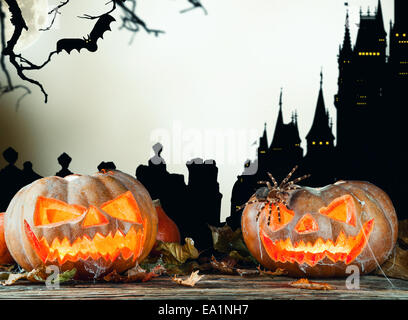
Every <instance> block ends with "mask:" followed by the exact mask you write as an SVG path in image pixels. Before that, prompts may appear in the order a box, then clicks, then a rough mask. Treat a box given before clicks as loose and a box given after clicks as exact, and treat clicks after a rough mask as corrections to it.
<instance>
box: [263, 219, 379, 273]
mask: <svg viewBox="0 0 408 320" xmlns="http://www.w3.org/2000/svg"><path fill="white" fill-rule="evenodd" d="M373 226H374V219H372V220H370V221H368V222H366V223H365V224H364V226H363V228H362V230H361V231H360V232H359V233H358V235H357V236H355V237H353V236H346V235H345V233H344V232H341V233H340V235H339V236H338V237H337V239H336V241H334V242H333V241H332V240H331V239H329V240H326V241H325V240H323V239H322V238H318V239H317V240H316V241H315V242H314V243H311V242H307V243H305V242H304V241H300V242H299V243H297V242H295V243H294V244H292V241H291V240H290V238H287V239H286V240H276V241H272V240H271V239H270V238H269V237H268V236H267V235H266V233H265V231H264V230H263V228H264V227H261V239H262V243H263V245H264V246H265V249H266V252H267V253H268V255H269V256H270V257H271V258H272V259H273V260H274V261H279V262H282V263H285V262H291V263H293V262H297V263H298V264H303V263H306V264H308V265H309V266H311V267H313V266H315V265H316V264H317V263H318V262H320V261H322V260H323V259H324V258H326V257H327V258H329V259H330V260H331V261H332V262H334V263H336V262H339V261H344V262H345V263H346V264H349V263H351V262H352V261H354V260H355V259H356V258H357V256H359V255H360V253H361V251H362V250H363V249H364V247H365V246H366V244H367V240H368V238H369V236H370V233H371V231H372V229H373ZM316 231H317V230H316Z"/></svg>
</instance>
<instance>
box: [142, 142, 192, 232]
mask: <svg viewBox="0 0 408 320" xmlns="http://www.w3.org/2000/svg"><path fill="white" fill-rule="evenodd" d="M162 150H163V146H162V145H161V144H160V143H156V144H155V145H154V146H153V151H154V156H153V157H152V158H150V159H149V161H148V165H147V166H146V165H140V166H138V167H137V169H136V178H137V179H138V180H139V181H140V182H141V183H142V184H143V186H144V187H145V188H146V189H147V191H149V194H150V196H151V198H152V199H153V200H155V199H159V200H160V202H161V205H162V207H163V210H164V211H165V212H166V214H167V215H168V216H169V217H170V218H171V219H172V220H173V221H174V222H175V223H176V224H177V226H178V228H179V230H180V235H181V237H182V238H184V237H186V236H189V230H188V229H187V228H186V227H185V221H186V216H187V215H188V214H189V212H190V210H189V209H188V208H187V206H185V205H181V204H180V201H183V200H182V199H185V198H186V191H187V186H186V184H185V182H184V176H183V175H181V174H171V173H169V172H168V171H167V168H166V162H165V161H164V159H163V158H162V157H161V152H162Z"/></svg>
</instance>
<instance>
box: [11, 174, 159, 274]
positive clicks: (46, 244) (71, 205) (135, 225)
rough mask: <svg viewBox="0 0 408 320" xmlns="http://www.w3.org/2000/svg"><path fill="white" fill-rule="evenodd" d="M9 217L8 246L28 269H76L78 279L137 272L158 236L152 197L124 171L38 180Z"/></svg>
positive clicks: (14, 202)
mask: <svg viewBox="0 0 408 320" xmlns="http://www.w3.org/2000/svg"><path fill="white" fill-rule="evenodd" d="M68 191H69V193H68ZM68 201H69V202H68ZM31 208H32V209H31ZM30 209H31V210H32V211H31V210H30ZM7 212H8V214H10V216H9V217H8V219H7V221H6V225H7V226H8V228H6V241H7V244H8V246H9V248H10V252H11V254H12V255H13V257H15V259H16V261H17V262H18V263H19V264H20V265H21V266H22V267H23V268H24V269H26V270H28V271H30V270H32V269H34V268H38V267H40V266H44V265H57V266H59V268H60V269H61V270H62V271H65V270H70V269H72V268H76V269H77V270H78V272H77V278H79V279H97V278H100V277H102V276H103V275H105V274H107V273H108V272H111V271H113V270H116V271H117V272H122V271H124V270H126V269H129V268H131V267H133V266H134V265H135V264H136V263H137V261H141V260H142V259H144V258H145V257H146V256H147V255H148V253H149V252H150V250H151V249H152V247H153V245H154V242H155V239H156V233H157V213H156V211H155V210H154V207H153V203H152V200H151V198H150V196H149V194H148V192H147V191H146V189H144V187H143V186H142V185H141V184H140V183H139V182H138V181H137V180H136V179H134V178H133V177H131V176H129V175H126V174H124V173H122V172H120V171H112V172H109V173H97V174H96V175H94V176H81V175H75V176H68V177H66V178H64V179H63V178H59V177H48V178H44V179H40V180H37V182H35V183H33V184H31V185H29V186H27V187H25V188H23V189H22V190H20V192H19V193H18V194H17V195H16V196H15V197H14V198H13V200H12V202H11V203H10V205H9V208H8V211H7ZM30 212H31V213H30ZM19 221H22V222H23V225H21V227H22V228H21V229H20V228H19V226H20V225H19ZM20 230H21V231H22V233H21V234H20V233H19V232H20Z"/></svg>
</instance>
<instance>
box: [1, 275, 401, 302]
mask: <svg viewBox="0 0 408 320" xmlns="http://www.w3.org/2000/svg"><path fill="white" fill-rule="evenodd" d="M292 281H294V279H291V278H286V277H276V278H268V277H263V276H257V277H246V278H242V277H240V276H226V275H205V277H204V278H203V279H202V280H201V281H200V282H199V283H198V284H197V285H196V286H195V287H194V288H189V287H183V286H180V285H177V284H176V283H174V282H172V281H171V279H170V277H167V276H161V277H159V278H155V279H152V280H151V281H149V282H145V283H102V282H98V283H83V282H75V283H70V284H61V286H60V288H59V289H56V290H50V289H47V287H46V286H45V285H44V284H31V283H29V282H22V283H19V284H17V285H13V286H9V287H3V286H1V287H0V299H74V300H83V299H150V300H162V299H172V300H173V299H183V300H191V299H194V300H195V299H208V300H211V299H219V300H223V299H243V300H253V299H256V300H258V299H289V300H293V299H304V300H308V299H313V300H316V299H335V300H338V299H370V300H371V299H408V281H404V280H397V279H390V281H391V282H392V285H393V286H392V285H391V284H390V283H389V282H388V281H387V279H385V278H382V277H377V276H364V277H362V278H361V280H360V290H348V289H347V288H346V283H345V280H344V279H338V280H321V281H323V282H326V283H329V284H331V285H334V286H335V287H336V290H333V291H317V290H305V289H297V288H293V287H290V286H289V283H290V282H292Z"/></svg>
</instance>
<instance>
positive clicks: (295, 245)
mask: <svg viewBox="0 0 408 320" xmlns="http://www.w3.org/2000/svg"><path fill="white" fill-rule="evenodd" d="M295 169H296V168H295ZM295 169H294V170H295ZM294 170H292V172H291V173H290V174H289V176H288V177H287V178H286V179H284V180H283V181H282V183H281V184H280V185H278V184H277V183H276V181H275V179H274V178H273V177H272V175H270V174H269V176H270V177H271V180H272V181H271V182H272V183H273V185H272V183H270V182H269V181H268V182H266V181H264V182H261V183H265V184H267V187H265V188H261V189H259V190H258V191H257V193H256V194H255V195H254V196H253V197H252V198H251V199H250V200H249V201H248V202H247V203H246V206H245V210H244V212H243V214H242V220H241V224H242V232H243V237H244V240H245V243H246V245H247V247H248V249H249V251H250V252H251V254H252V255H253V256H254V257H255V258H256V259H257V260H258V261H259V262H260V263H261V264H262V265H263V266H265V267H267V268H270V269H275V268H278V267H279V268H283V269H285V270H287V272H288V274H289V275H290V276H307V277H341V276H346V275H347V274H350V273H351V272H352V269H349V271H347V267H348V266H350V265H354V266H357V267H358V268H359V270H360V272H361V273H369V272H371V271H373V270H374V269H375V268H376V267H377V266H378V265H379V264H380V265H381V264H382V263H383V262H384V261H385V260H386V259H387V258H388V257H389V255H390V254H391V252H392V250H393V248H394V246H395V243H396V240H397V233H398V230H397V229H398V222H397V216H396V213H395V209H394V207H393V205H392V202H391V200H390V199H389V197H388V195H387V194H386V193H385V192H384V191H382V190H381V189H379V188H378V187H376V186H374V185H373V184H371V183H368V182H361V181H339V182H337V183H335V184H333V185H328V186H326V187H323V188H308V187H300V186H298V185H296V183H297V182H299V181H300V180H302V179H304V178H306V176H304V177H301V178H297V179H295V180H293V181H289V178H290V176H291V175H292V174H293V172H294Z"/></svg>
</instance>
